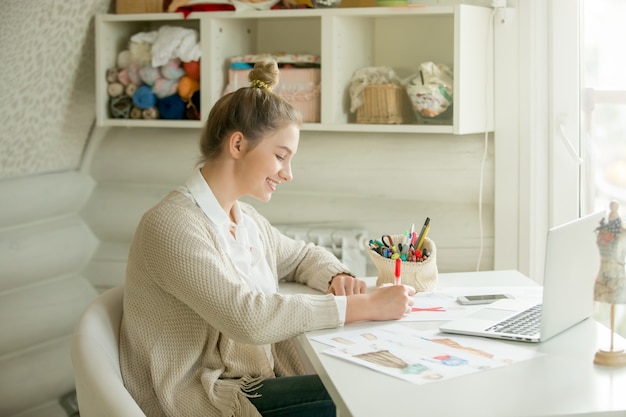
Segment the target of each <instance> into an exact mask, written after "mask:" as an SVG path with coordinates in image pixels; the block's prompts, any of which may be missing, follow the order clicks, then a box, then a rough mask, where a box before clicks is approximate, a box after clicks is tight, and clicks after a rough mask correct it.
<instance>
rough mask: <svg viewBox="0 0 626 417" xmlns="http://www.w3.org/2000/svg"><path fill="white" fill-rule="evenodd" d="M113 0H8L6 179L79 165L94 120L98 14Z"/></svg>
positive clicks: (0, 140)
mask: <svg viewBox="0 0 626 417" xmlns="http://www.w3.org/2000/svg"><path fill="white" fill-rule="evenodd" d="M110 2H111V0H80V1H76V0H72V1H59V0H2V7H1V8H0V74H2V75H0V97H2V99H1V100H0V180H1V179H6V178H11V177H20V176H26V175H35V174H41V173H47V172H58V171H67V170H74V169H77V168H78V166H79V164H80V159H81V156H82V153H83V148H84V147H85V145H86V141H87V139H88V137H89V132H90V129H91V126H92V124H93V122H94V118H95V111H94V90H95V81H94V79H95V78H94V77H95V76H94V57H95V54H94V19H93V16H94V15H95V14H97V13H103V12H107V11H108V10H109V3H110Z"/></svg>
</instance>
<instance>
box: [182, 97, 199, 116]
mask: <svg viewBox="0 0 626 417" xmlns="http://www.w3.org/2000/svg"><path fill="white" fill-rule="evenodd" d="M185 117H186V118H187V119H189V120H200V90H198V91H196V92H194V93H193V94H192V95H191V99H190V100H189V101H188V102H187V111H186V114H185Z"/></svg>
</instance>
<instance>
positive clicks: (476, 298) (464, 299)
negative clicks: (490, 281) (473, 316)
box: [456, 294, 513, 305]
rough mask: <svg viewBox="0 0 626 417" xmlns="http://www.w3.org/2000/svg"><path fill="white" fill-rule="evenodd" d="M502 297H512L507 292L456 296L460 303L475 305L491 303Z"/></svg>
mask: <svg viewBox="0 0 626 417" xmlns="http://www.w3.org/2000/svg"><path fill="white" fill-rule="evenodd" d="M504 298H513V296H511V295H509V294H477V295H460V296H459V297H458V298H457V300H456V301H457V303H459V304H462V305H475V304H491V303H493V302H495V301H498V300H502V299H504Z"/></svg>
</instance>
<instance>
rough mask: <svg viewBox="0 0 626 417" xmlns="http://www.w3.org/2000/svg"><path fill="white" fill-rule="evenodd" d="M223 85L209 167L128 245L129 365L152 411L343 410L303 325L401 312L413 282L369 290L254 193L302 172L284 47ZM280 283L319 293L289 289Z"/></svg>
mask: <svg viewBox="0 0 626 417" xmlns="http://www.w3.org/2000/svg"><path fill="white" fill-rule="evenodd" d="M250 81H251V85H250V86H249V87H244V88H240V89H238V90H236V91H233V92H231V93H229V94H226V95H225V96H223V97H221V98H220V99H219V100H218V101H217V102H216V103H215V105H214V107H213V108H212V109H211V112H210V113H209V117H208V121H207V123H206V126H205V128H204V131H203V133H202V136H201V142H200V150H201V152H202V158H201V164H200V167H199V168H198V169H197V170H195V172H194V173H193V174H192V176H191V178H189V179H188V180H187V182H186V183H185V184H184V185H183V186H181V187H178V188H177V189H176V190H175V191H173V192H171V193H170V194H169V195H167V196H166V197H165V198H164V199H163V200H161V202H159V203H158V204H157V205H156V206H154V207H153V208H152V209H150V210H149V211H148V212H147V213H146V214H145V215H144V216H143V217H142V219H141V221H140V223H139V226H138V228H137V230H136V232H135V237H134V240H133V243H132V245H131V248H130V251H129V257H128V265H127V272H126V285H125V288H124V314H123V318H122V323H121V327H120V367H121V372H122V377H123V380H124V384H125V386H126V388H127V389H128V391H129V392H130V393H131V395H132V396H133V398H134V399H135V401H136V402H137V403H138V404H139V406H140V407H141V409H142V410H143V411H144V412H145V413H146V414H147V415H160V416H192V415H199V414H202V415H205V416H209V417H212V416H215V417H217V416H224V415H237V416H244V417H245V416H255V417H258V416H261V415H262V416H278V415H297V416H302V417H307V416H321V417H323V416H334V415H335V414H336V412H335V405H334V403H333V402H332V400H331V399H330V397H329V395H328V393H327V392H326V389H325V388H324V386H323V384H322V383H321V381H320V379H319V377H318V376H317V375H305V369H304V366H303V364H302V362H301V359H300V357H299V355H298V351H297V350H296V346H295V345H294V344H293V343H294V341H293V338H294V337H295V336H297V335H299V334H301V333H303V332H306V331H310V330H317V329H322V328H333V327H337V326H340V325H342V324H343V323H350V322H354V321H362V320H390V319H399V318H401V317H402V316H403V315H404V314H405V313H406V312H408V311H410V306H411V304H412V303H413V299H412V297H411V296H412V295H413V294H415V289H413V288H412V287H409V286H403V285H392V286H385V287H382V288H379V289H376V290H374V291H372V292H370V293H367V292H366V285H365V282H363V281H361V280H359V279H356V278H355V277H354V276H353V275H352V274H351V273H350V271H349V270H348V268H347V267H346V266H345V265H343V264H342V263H341V262H340V261H339V260H338V259H337V258H336V257H335V256H334V255H333V254H332V253H331V252H329V251H328V250H326V249H325V248H323V247H320V246H316V245H314V244H312V243H305V242H304V241H302V240H293V239H291V238H289V237H287V236H286V235H284V234H282V233H281V232H280V231H279V230H278V229H277V228H275V227H272V226H271V225H270V223H269V222H268V221H267V219H265V218H264V217H263V216H261V215H260V214H259V213H258V212H257V211H256V210H255V209H254V208H253V207H252V206H250V205H249V204H246V203H243V202H240V201H239V199H240V198H242V197H244V196H251V197H253V198H255V199H257V200H260V201H268V200H270V198H271V196H272V194H273V193H274V192H275V191H276V190H277V188H278V186H279V185H280V184H281V183H282V182H284V181H291V179H292V178H293V175H292V171H291V163H292V160H293V157H294V155H295V154H296V152H297V150H298V142H299V135H300V123H301V116H300V113H299V112H298V111H297V110H296V109H295V108H294V107H293V106H292V105H291V104H289V103H288V102H287V101H285V100H284V99H282V98H281V97H280V96H278V95H276V94H274V93H272V91H271V89H272V87H273V86H274V85H276V83H277V81H278V67H277V65H276V62H275V61H274V60H272V59H270V60H266V61H262V62H259V63H257V64H256V65H255V68H254V69H253V70H252V71H251V72H250ZM279 281H288V282H289V281H291V282H298V283H300V284H305V285H307V286H309V287H311V288H313V289H316V290H318V291H321V294H282V293H279V292H278V283H279Z"/></svg>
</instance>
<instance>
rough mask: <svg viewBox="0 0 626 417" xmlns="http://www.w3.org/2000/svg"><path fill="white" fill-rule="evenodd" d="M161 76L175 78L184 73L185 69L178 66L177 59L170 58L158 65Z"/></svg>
mask: <svg viewBox="0 0 626 417" xmlns="http://www.w3.org/2000/svg"><path fill="white" fill-rule="evenodd" d="M159 68H160V70H161V76H162V77H164V78H167V79H168V80H177V79H179V78H180V77H182V76H183V75H185V70H184V69H183V68H182V67H181V66H180V60H179V59H170V60H169V61H168V62H167V64H165V65H162V66H161V67H159Z"/></svg>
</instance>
